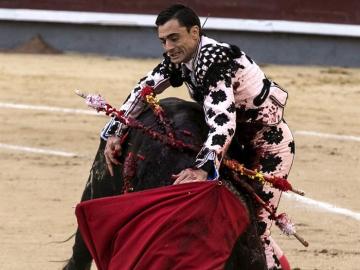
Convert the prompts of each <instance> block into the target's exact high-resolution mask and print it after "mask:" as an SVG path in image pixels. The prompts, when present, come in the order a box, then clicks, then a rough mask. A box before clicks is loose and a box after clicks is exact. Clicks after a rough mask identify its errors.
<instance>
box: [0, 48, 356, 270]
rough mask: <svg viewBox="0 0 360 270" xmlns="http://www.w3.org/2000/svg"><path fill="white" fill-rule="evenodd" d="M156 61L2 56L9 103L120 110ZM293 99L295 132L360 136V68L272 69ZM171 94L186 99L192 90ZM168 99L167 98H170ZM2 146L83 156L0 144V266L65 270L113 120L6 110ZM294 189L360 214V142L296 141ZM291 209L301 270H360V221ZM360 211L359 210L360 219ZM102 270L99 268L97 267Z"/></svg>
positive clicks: (294, 259)
mask: <svg viewBox="0 0 360 270" xmlns="http://www.w3.org/2000/svg"><path fill="white" fill-rule="evenodd" d="M156 62H157V61H155V60H125V59H118V58H105V57H97V56H79V55H22V54H0V102H1V103H20V104H31V105H46V106H56V107H66V108H76V109H86V108H85V105H84V104H83V101H82V100H81V99H80V98H78V97H76V96H75V95H74V93H73V90H74V89H77V88H79V89H82V90H85V91H89V92H100V93H101V94H102V95H103V96H105V97H106V98H107V100H108V101H109V102H110V103H112V104H113V105H120V104H121V103H122V101H123V100H124V98H125V97H126V96H127V94H128V92H129V90H130V89H131V87H132V86H133V85H134V84H135V83H136V81H137V80H138V79H139V78H140V77H142V76H143V75H144V74H145V73H146V72H147V71H148V70H150V69H151V68H152V67H153V66H154V64H155V63H156ZM264 69H265V71H266V72H267V74H268V75H269V76H270V77H271V78H274V79H276V81H277V82H278V83H279V84H280V85H282V86H283V87H284V88H286V89H287V90H288V92H289V94H290V98H289V101H288V106H287V109H286V119H287V122H288V123H289V125H290V127H291V128H292V129H293V130H294V131H301V130H307V131H316V132H321V133H331V134H340V135H352V136H357V138H359V136H360V120H359V119H360V108H359V105H360V104H359V102H360V69H349V68H330V67H293V66H265V67H264ZM166 95H167V96H180V97H185V98H187V93H186V90H184V89H169V90H168V91H167V92H166ZM163 96H165V95H163ZM0 120H1V123H2V128H1V130H0V143H1V144H11V145H20V146H27V147H36V148H42V149H51V150H60V151H67V152H73V153H77V154H79V156H78V157H72V158H69V157H59V156H51V155H45V154H35V153H26V152H22V151H15V150H9V149H4V148H1V147H0V194H1V196H0V269H6V270H16V269H37V270H39V269H44V270H48V269H60V268H61V267H62V266H63V264H64V263H63V262H59V261H61V260H65V259H67V258H68V257H69V256H70V253H71V246H72V240H71V241H69V242H67V243H61V244H59V243H54V241H61V240H64V239H66V238H67V237H68V236H70V235H71V234H72V233H73V232H74V230H75V227H76V220H75V216H74V209H73V206H74V205H75V204H76V203H77V202H78V201H79V198H80V196H81V193H82V189H83V186H84V183H85V181H86V179H87V176H88V172H89V168H90V166H91V163H92V160H93V157H94V154H95V152H96V149H97V146H98V141H99V138H98V134H99V131H100V130H101V128H102V126H103V125H104V124H105V122H106V121H107V118H106V117H104V116H89V115H88V116H86V115H81V114H69V113H68V114H66V113H55V112H49V111H36V110H20V109H6V108H0ZM295 137H296V143H297V150H296V160H295V163H294V166H293V169H292V172H291V174H290V179H291V181H292V182H293V184H294V185H295V186H296V187H298V188H299V189H302V190H305V191H306V193H307V196H308V197H310V198H312V199H315V200H319V201H323V202H328V203H331V204H333V205H336V206H338V207H343V208H346V209H349V210H351V211H353V212H356V213H359V212H360V200H359V194H360V177H359V176H358V174H357V168H359V165H360V161H359V159H360V142H359V141H356V140H355V141H354V140H349V141H344V140H337V139H331V138H323V137H312V136H304V135H301V134H298V135H296V134H295ZM281 208H282V210H284V211H286V212H287V213H288V214H289V215H290V216H291V217H292V219H293V221H295V222H296V224H297V229H298V232H299V234H301V235H302V236H303V237H304V238H306V240H308V241H309V242H310V246H309V247H308V248H304V247H302V245H301V244H300V243H299V242H298V241H296V240H295V239H294V238H288V237H286V236H284V235H280V234H279V232H278V230H277V228H274V230H273V234H274V237H275V238H276V239H277V241H278V242H279V244H280V245H281V246H282V248H283V249H284V250H285V252H286V254H287V255H288V258H289V261H290V262H291V265H292V267H293V269H302V270H310V269H311V270H315V269H319V270H326V269H348V270H358V269H360V231H359V225H360V220H359V219H357V220H356V219H355V218H354V217H351V216H345V215H339V214H335V213H330V212H326V211H321V210H319V209H317V208H316V207H314V206H306V205H304V204H302V203H297V202H295V201H294V200H291V199H288V198H286V197H284V199H283V200H282V202H281ZM358 215H359V214H358ZM93 268H95V267H93Z"/></svg>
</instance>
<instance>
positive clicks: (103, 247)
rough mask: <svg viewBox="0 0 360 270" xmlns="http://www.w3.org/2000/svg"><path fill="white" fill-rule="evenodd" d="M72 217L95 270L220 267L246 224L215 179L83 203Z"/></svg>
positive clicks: (240, 206)
mask: <svg viewBox="0 0 360 270" xmlns="http://www.w3.org/2000/svg"><path fill="white" fill-rule="evenodd" d="M76 216H77V219H78V224H79V229H80V232H81V234H82V236H83V238H84V240H85V243H86V245H87V247H88V249H89V250H90V253H91V254H92V256H93V258H94V260H95V262H96V265H97V267H98V270H131V269H139V270H155V269H156V270H162V269H164V270H165V269H171V270H184V269H186V270H191V269H196V270H200V269H201V270H206V269H209V270H214V269H223V268H224V265H225V263H226V261H227V259H228V258H229V256H230V254H231V251H232V248H233V246H234V244H235V242H236V240H237V239H238V237H239V236H240V235H241V233H242V232H243V231H244V230H245V229H246V227H247V225H248V224H249V218H248V212H247V209H246V208H245V206H244V205H243V203H242V202H241V201H240V200H239V199H238V198H236V197H235V195H234V194H233V193H231V192H230V191H229V190H228V189H227V188H226V187H225V186H224V185H221V182H219V181H208V182H198V183H189V184H180V185H174V186H167V187H160V188H154V189H149V190H146V191H140V192H134V193H128V194H125V195H119V196H114V197H107V198H101V199H95V200H90V201H85V202H82V203H80V204H78V205H77V207H76Z"/></svg>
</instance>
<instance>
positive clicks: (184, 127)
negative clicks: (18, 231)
mask: <svg viewBox="0 0 360 270" xmlns="http://www.w3.org/2000/svg"><path fill="white" fill-rule="evenodd" d="M161 106H162V108H163V109H164V110H165V112H166V117H167V119H168V120H169V121H170V122H171V126H172V127H173V130H174V131H175V137H176V139H181V140H183V141H184V142H186V143H189V144H193V145H198V146H201V145H202V143H203V142H204V140H205V139H206V136H207V133H208V127H207V126H206V123H205V121H204V114H203V110H202V108H201V107H200V106H199V105H198V104H196V103H193V102H186V101H183V100H180V99H176V98H168V99H164V100H162V101H161ZM138 120H139V121H141V122H142V123H144V124H145V126H147V127H151V128H152V129H156V130H158V131H160V132H163V128H162V127H161V125H159V123H158V120H156V118H155V117H154V114H153V112H152V111H151V110H150V109H148V110H146V111H144V112H143V113H142V114H141V115H140V117H139V118H138ZM234 143H235V142H233V144H234ZM105 144H106V142H105V141H103V140H101V142H100V146H99V149H98V152H97V154H96V157H95V160H94V163H93V165H92V168H91V171H90V175H89V178H88V181H87V183H86V186H85V189H84V192H83V194H82V198H81V201H85V200H90V199H94V198H100V197H106V196H112V195H116V194H121V192H122V191H123V190H124V181H123V179H124V171H123V169H124V165H123V164H124V159H125V157H127V156H128V153H130V152H132V153H134V154H135V155H136V157H138V158H139V159H138V160H137V161H136V162H133V164H130V166H128V169H127V170H129V168H130V171H131V170H133V171H134V173H135V175H131V174H132V173H131V172H125V177H126V176H131V187H132V188H133V189H134V191H139V190H144V189H149V188H154V187H159V186H166V185H171V184H172V182H173V180H172V179H171V175H172V174H174V173H178V172H180V171H181V170H182V169H185V168H188V167H191V166H192V165H193V162H194V158H195V156H196V152H194V151H191V150H182V149H176V148H174V147H169V146H165V145H164V143H163V142H160V141H158V140H154V139H153V138H150V137H149V136H147V135H145V134H144V133H143V131H142V130H135V129H134V130H131V131H130V132H129V135H128V138H127V143H125V145H124V146H123V150H122V155H121V160H120V161H121V164H120V165H119V166H116V167H115V168H114V173H115V175H114V177H111V176H110V174H109V171H108V170H107V168H106V163H105V157H104V154H103V153H104V147H105ZM233 148H236V152H237V158H239V147H236V146H234V145H232V146H231V147H230V149H229V151H228V154H231V152H232V149H233ZM240 149H241V148H240ZM126 174H127V175H126ZM129 174H130V175H129ZM221 175H222V177H226V175H230V174H229V173H227V172H226V169H222V171H221ZM227 178H229V179H228V180H230V181H231V177H227ZM238 188H239V187H238ZM239 189H241V188H239ZM240 191H241V190H240ZM242 193H243V194H244V192H242ZM242 196H244V201H246V202H247V208H248V209H249V213H251V217H250V220H251V223H250V225H249V226H248V228H247V229H246V231H245V232H244V233H243V234H242V235H241V236H240V237H239V239H238V240H237V242H236V244H235V246H234V248H233V251H232V254H231V256H230V257H229V259H228V262H227V264H226V266H225V269H234V270H235V269H237V270H239V269H244V270H257V269H259V270H260V269H261V270H263V269H267V268H266V263H265V256H264V252H263V250H262V245H261V243H260V238H259V235H258V233H257V228H256V221H255V215H254V212H255V210H254V207H253V205H252V203H251V200H250V199H249V198H248V196H247V195H242ZM91 261H92V258H91V255H90V253H89V251H88V250H87V248H86V246H85V244H84V242H83V240H82V237H81V235H80V233H79V230H77V232H76V235H75V243H74V246H73V254H72V257H71V258H70V260H69V261H68V263H67V264H66V266H65V267H64V268H63V269H66V270H75V269H76V270H85V269H90V265H91Z"/></svg>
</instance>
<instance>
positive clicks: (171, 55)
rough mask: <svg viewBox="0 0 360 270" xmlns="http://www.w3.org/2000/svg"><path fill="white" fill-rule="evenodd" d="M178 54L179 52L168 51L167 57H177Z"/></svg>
mask: <svg viewBox="0 0 360 270" xmlns="http://www.w3.org/2000/svg"><path fill="white" fill-rule="evenodd" d="M179 56H180V52H176V53H169V57H170V58H177V57H179Z"/></svg>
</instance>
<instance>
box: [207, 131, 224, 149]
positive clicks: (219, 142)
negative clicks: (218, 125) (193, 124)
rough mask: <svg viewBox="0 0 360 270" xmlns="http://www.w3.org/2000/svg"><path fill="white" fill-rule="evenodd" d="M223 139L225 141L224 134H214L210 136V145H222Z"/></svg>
mask: <svg viewBox="0 0 360 270" xmlns="http://www.w3.org/2000/svg"><path fill="white" fill-rule="evenodd" d="M225 141H226V135H223V134H216V135H214V136H213V137H212V143H211V145H219V146H221V147H223V146H224V144H225Z"/></svg>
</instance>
